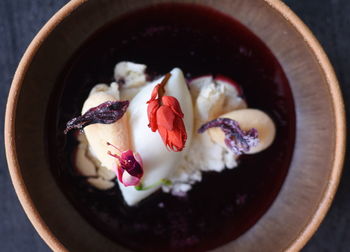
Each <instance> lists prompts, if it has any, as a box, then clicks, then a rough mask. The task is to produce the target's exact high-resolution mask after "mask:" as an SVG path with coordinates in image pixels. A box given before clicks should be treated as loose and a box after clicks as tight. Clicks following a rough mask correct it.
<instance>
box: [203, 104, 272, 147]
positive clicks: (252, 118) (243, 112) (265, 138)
mask: <svg viewBox="0 0 350 252" xmlns="http://www.w3.org/2000/svg"><path fill="white" fill-rule="evenodd" d="M220 117H223V118H230V119H232V120H235V121H237V122H238V123H239V125H240V127H241V128H242V129H243V130H249V129H251V128H255V129H257V131H258V136H259V143H258V145H257V146H255V147H252V148H251V149H250V150H249V152H248V153H247V154H253V153H257V152H260V151H263V150H265V149H266V148H268V147H269V146H270V145H271V144H272V142H273V140H274V139H275V134H276V127H275V124H274V123H273V121H272V119H271V118H270V117H269V116H268V115H267V114H265V113H264V112H263V111H261V110H258V109H240V110H235V111H232V112H229V113H227V114H223V115H221V116H220ZM208 132H209V135H210V136H211V139H212V140H213V141H214V142H216V143H218V144H220V145H222V146H225V142H224V139H225V135H224V133H223V132H222V130H221V129H220V128H211V129H209V130H208Z"/></svg>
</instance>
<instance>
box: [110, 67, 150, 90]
mask: <svg viewBox="0 0 350 252" xmlns="http://www.w3.org/2000/svg"><path fill="white" fill-rule="evenodd" d="M146 67H147V66H146V65H142V64H136V63H133V62H129V61H121V62H119V63H118V64H117V65H116V66H115V68H114V78H115V80H116V81H117V82H118V83H120V82H121V86H122V87H123V88H135V87H139V86H142V85H145V84H146V74H145V70H146Z"/></svg>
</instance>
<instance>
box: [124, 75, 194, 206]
mask: <svg viewBox="0 0 350 252" xmlns="http://www.w3.org/2000/svg"><path fill="white" fill-rule="evenodd" d="M161 80H162V78H161V79H159V80H157V81H154V82H152V83H150V84H149V85H146V86H145V87H144V88H143V89H141V91H140V92H139V93H138V94H137V95H136V96H135V97H134V99H133V100H132V101H131V103H130V105H129V109H128V112H129V125H130V133H131V134H130V135H131V142H132V146H133V148H132V149H133V150H134V151H135V152H137V153H139V154H140V155H141V157H142V161H143V169H144V175H143V178H142V181H141V182H142V184H143V186H144V187H147V186H151V185H153V184H156V183H158V182H159V181H160V180H161V179H167V178H168V177H169V176H170V175H171V174H172V173H174V172H175V168H176V166H177V164H178V162H179V160H181V159H182V157H183V156H184V155H185V154H186V152H187V151H188V147H189V145H190V143H191V139H192V131H193V111H192V99H191V95H190V92H189V90H188V87H187V84H186V81H185V78H184V76H183V73H182V71H181V70H180V69H178V68H175V69H173V70H172V71H171V77H170V79H169V80H168V83H167V84H166V85H165V94H166V95H168V96H174V97H175V98H176V99H177V100H178V101H179V103H180V106H181V109H182V111H183V113H184V123H185V127H186V132H187V142H186V146H185V148H184V149H183V151H181V152H172V151H169V150H167V149H166V147H165V145H164V143H163V141H162V139H161V137H160V135H159V133H158V132H152V131H151V129H150V128H149V127H148V123H149V121H148V117H147V101H148V100H149V99H150V98H151V94H152V91H153V88H154V87H155V85H157V84H159V83H160V82H161ZM118 183H119V187H120V189H121V192H122V195H123V197H124V200H125V201H126V203H127V204H128V205H131V206H132V205H135V204H136V203H138V202H139V201H141V200H142V199H144V198H146V197H147V196H149V195H150V194H152V193H153V192H155V191H156V190H158V189H159V188H160V185H159V186H155V187H153V188H151V189H148V190H143V191H137V190H136V189H135V188H134V187H125V186H124V185H123V184H121V183H120V182H119V181H118Z"/></svg>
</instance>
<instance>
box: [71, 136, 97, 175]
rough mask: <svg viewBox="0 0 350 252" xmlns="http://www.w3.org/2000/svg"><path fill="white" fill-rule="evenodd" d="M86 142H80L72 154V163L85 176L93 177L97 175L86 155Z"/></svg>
mask: <svg viewBox="0 0 350 252" xmlns="http://www.w3.org/2000/svg"><path fill="white" fill-rule="evenodd" d="M86 150H87V144H86V143H84V142H80V144H79V145H78V147H77V149H76V153H75V156H74V158H75V159H74V164H75V167H76V169H77V171H78V172H79V173H80V174H81V175H82V176H86V177H94V176H96V175H97V173H96V167H95V165H94V163H93V162H91V160H90V159H89V158H88V157H87V156H86Z"/></svg>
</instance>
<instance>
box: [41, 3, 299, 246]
mask: <svg viewBox="0 0 350 252" xmlns="http://www.w3.org/2000/svg"><path fill="white" fill-rule="evenodd" d="M124 60H127V61H133V62H137V63H143V64H146V65H147V66H148V70H147V71H148V73H149V74H150V75H151V76H155V75H160V74H165V73H167V72H168V71H170V70H171V69H172V68H174V67H179V68H181V69H182V70H183V71H184V73H185V76H186V77H187V78H189V79H190V78H193V77H196V76H200V75H206V74H213V75H217V74H220V75H226V76H228V77H230V78H232V79H233V80H235V81H236V82H238V83H239V84H240V85H241V87H242V89H243V92H244V97H245V99H246V100H247V102H248V106H249V107H250V108H258V109H261V110H263V111H265V112H266V113H268V114H269V115H270V116H271V117H272V119H273V120H274V122H275V124H276V127H277V134H276V139H275V141H274V143H273V145H272V146H271V147H270V148H268V149H267V150H265V151H263V152H261V153H259V154H255V155H243V156H241V158H240V160H239V165H238V167H237V168H235V169H231V170H228V169H227V170H225V171H223V172H221V173H216V172H208V173H204V174H203V180H202V182H200V183H197V184H196V185H194V186H193V189H192V190H191V191H190V192H189V193H188V195H187V196H186V197H182V198H180V197H174V196H171V195H169V194H166V193H163V192H161V191H158V192H156V193H155V194H153V195H151V196H150V197H148V198H147V199H145V200H144V201H142V202H141V203H140V204H139V205H138V206H135V207H128V206H127V205H126V204H125V203H124V201H123V198H122V196H121V193H120V190H119V188H118V186H116V187H114V188H113V189H111V190H108V191H98V190H96V189H94V188H92V187H91V186H89V185H87V184H86V182H85V181H84V179H83V178H81V177H79V176H77V175H76V173H75V172H74V169H73V166H72V162H71V153H72V152H73V151H74V148H75V146H76V142H75V140H74V138H73V137H72V134H68V136H65V135H64V134H63V129H64V127H65V123H66V122H67V121H68V120H69V119H71V118H72V117H74V116H77V115H78V114H79V112H80V110H81V108H82V105H83V102H84V100H85V99H86V97H87V96H88V93H89V91H90V89H91V88H92V87H93V86H94V85H95V84H97V83H110V82H112V81H113V69H114V66H115V64H116V63H117V62H119V61H124ZM47 121H48V122H49V123H48V132H47V134H48V139H49V140H48V141H49V142H48V145H49V155H50V163H51V169H52V172H53V174H54V175H55V177H56V178H57V182H58V184H59V185H60V187H61V189H62V191H63V192H64V193H65V194H66V196H67V197H68V198H69V200H70V201H71V203H72V204H73V205H74V206H75V207H76V208H77V209H78V210H79V212H80V213H81V215H82V216H84V217H85V218H86V220H87V221H88V222H89V223H90V224H91V225H92V226H94V227H95V228H96V229H97V230H99V231H100V232H102V233H103V234H104V235H105V236H107V237H109V238H110V239H112V240H114V241H116V242H117V243H119V244H121V245H122V246H124V247H126V248H129V249H132V250H136V251H178V250H181V251H189V250H191V251H204V250H208V249H213V248H216V247H219V246H221V245H224V244H226V243H228V242H230V241H232V240H234V239H236V238H238V237H239V236H240V235H241V234H242V233H244V232H245V231H247V230H248V229H249V228H250V227H252V226H253V225H254V224H255V223H256V222H257V221H258V219H259V218H260V217H261V216H262V215H263V214H264V213H265V212H266V211H267V209H268V208H269V207H270V206H271V204H272V202H273V201H274V199H275V198H276V196H277V194H278V192H279V190H280V188H281V186H282V184H283V181H284V179H285V177H286V174H287V172H288V168H289V165H290V161H291V157H292V154H293V147H294V138H295V112H294V103H293V97H292V93H291V90H290V87H289V84H288V81H287V79H286V76H285V74H284V72H283V70H282V68H281V66H280V65H279V63H278V62H277V60H276V58H275V57H274V56H273V54H272V53H271V51H270V50H269V49H268V48H267V47H266V46H265V45H264V43H263V42H262V41H261V40H259V39H258V38H257V37H256V36H255V35H254V34H252V33H251V32H250V31H249V30H248V29H247V28H245V27H244V26H242V25H241V24H240V23H238V22H237V21H235V20H233V19H232V18H230V17H228V16H226V15H223V14H221V13H218V12H216V11H214V10H212V9H208V8H206V7H200V6H196V5H184V4H165V5H156V6H154V7H149V8H147V9H143V10H139V11H136V12H134V13H129V14H127V15H125V16H124V17H122V18H120V19H118V20H115V21H114V22H113V23H110V24H108V25H107V26H105V27H103V28H102V29H101V30H99V31H98V32H97V33H96V34H94V35H93V36H92V37H91V38H90V39H89V40H88V41H87V42H86V43H85V44H84V45H83V46H82V47H81V48H80V49H79V50H78V51H77V52H76V53H75V55H74V57H72V59H71V61H70V62H69V63H68V64H67V66H66V68H65V69H64V70H63V71H62V74H61V78H60V79H59V80H58V81H57V85H56V90H55V91H54V92H53V94H52V99H51V105H50V106H49V109H48V120H47ZM140 140H141V141H142V139H140Z"/></svg>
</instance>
